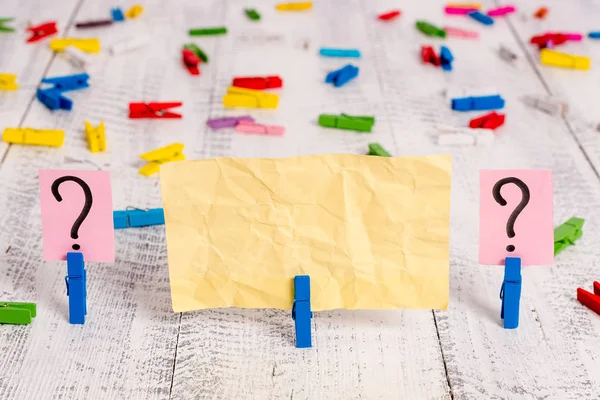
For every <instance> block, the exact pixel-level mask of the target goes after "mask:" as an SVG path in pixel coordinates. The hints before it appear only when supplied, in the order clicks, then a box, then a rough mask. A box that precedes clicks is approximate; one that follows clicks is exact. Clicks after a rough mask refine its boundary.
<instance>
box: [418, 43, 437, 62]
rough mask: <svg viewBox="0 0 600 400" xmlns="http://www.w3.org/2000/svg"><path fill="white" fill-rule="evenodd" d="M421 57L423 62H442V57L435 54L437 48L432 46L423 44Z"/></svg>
mask: <svg viewBox="0 0 600 400" xmlns="http://www.w3.org/2000/svg"><path fill="white" fill-rule="evenodd" d="M421 59H422V60H423V63H425V64H427V63H429V64H433V65H435V66H439V65H440V64H441V61H440V57H439V56H438V55H437V54H435V50H433V47H431V46H421Z"/></svg>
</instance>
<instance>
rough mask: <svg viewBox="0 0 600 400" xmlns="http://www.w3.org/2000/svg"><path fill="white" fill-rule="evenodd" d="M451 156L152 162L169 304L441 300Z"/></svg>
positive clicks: (412, 304)
mask: <svg viewBox="0 0 600 400" xmlns="http://www.w3.org/2000/svg"><path fill="white" fill-rule="evenodd" d="M450 178H451V159H450V156H426V157H373V156H358V155H323V156H304V157H291V158H279V159H265V158H256V159H242V158H216V159H208V160H199V161H179V162H172V163H169V164H165V165H162V166H161V169H160V181H161V188H162V195H163V207H164V211H165V224H166V232H167V252H168V259H169V276H170V282H171V297H172V301H173V310H174V311H175V312H183V311H191V310H198V309H204V308H219V307H241V308H279V309H286V310H289V309H291V307H292V302H293V299H294V290H293V279H294V276H296V275H309V276H310V282H311V308H312V310H313V311H321V310H329V309H336V308H347V309H396V308H413V309H432V308H433V309H446V307H447V305H448V292H449V282H448V276H449V228H450V227H449V225H450Z"/></svg>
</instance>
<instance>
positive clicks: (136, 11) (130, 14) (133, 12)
mask: <svg viewBox="0 0 600 400" xmlns="http://www.w3.org/2000/svg"><path fill="white" fill-rule="evenodd" d="M142 11H144V7H142V6H141V5H139V4H136V5H134V6H133V7H131V8H130V9H129V10H127V11H126V12H125V17H127V18H131V19H133V18H137V17H139V16H140V14H141V13H142Z"/></svg>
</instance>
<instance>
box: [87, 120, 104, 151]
mask: <svg viewBox="0 0 600 400" xmlns="http://www.w3.org/2000/svg"><path fill="white" fill-rule="evenodd" d="M85 136H86V137H87V141H88V145H89V146H90V151H91V152H92V153H98V152H100V151H104V150H106V138H105V137H104V122H100V125H98V127H97V128H95V127H94V126H93V125H92V124H90V123H89V122H88V121H85Z"/></svg>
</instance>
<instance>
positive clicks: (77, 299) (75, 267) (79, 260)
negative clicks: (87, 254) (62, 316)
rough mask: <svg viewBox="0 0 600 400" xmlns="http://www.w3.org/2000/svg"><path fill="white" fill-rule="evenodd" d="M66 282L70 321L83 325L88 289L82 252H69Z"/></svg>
mask: <svg viewBox="0 0 600 400" xmlns="http://www.w3.org/2000/svg"><path fill="white" fill-rule="evenodd" d="M65 283H66V284H67V296H69V322H70V323H71V324H81V325H83V324H84V323H85V315H86V314H87V290H86V286H85V285H86V281H85V264H84V261H83V254H82V253H79V252H69V253H67V276H66V277H65Z"/></svg>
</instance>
